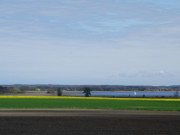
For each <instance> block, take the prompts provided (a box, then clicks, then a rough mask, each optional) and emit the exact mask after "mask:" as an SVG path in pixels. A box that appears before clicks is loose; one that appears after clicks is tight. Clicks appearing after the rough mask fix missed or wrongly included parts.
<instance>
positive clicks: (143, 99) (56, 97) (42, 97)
mask: <svg viewBox="0 0 180 135" xmlns="http://www.w3.org/2000/svg"><path fill="white" fill-rule="evenodd" d="M0 98H1V99H2V98H14V99H21V98H23V99H24V98H28V99H33V98H34V99H100V100H101V99H103V100H104V99H106V100H142V101H180V99H169V98H106V97H65V96H0Z"/></svg>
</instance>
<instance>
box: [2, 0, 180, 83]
mask: <svg viewBox="0 0 180 135" xmlns="http://www.w3.org/2000/svg"><path fill="white" fill-rule="evenodd" d="M179 60H180V1H179V0H0V76H1V77H0V84H68V85H74V84H76V85H85V84H86V85H180V62H179Z"/></svg>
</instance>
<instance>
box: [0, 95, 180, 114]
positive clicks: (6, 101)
mask: <svg viewBox="0 0 180 135" xmlns="http://www.w3.org/2000/svg"><path fill="white" fill-rule="evenodd" d="M0 108H78V109H122V110H125V109H127V110H159V111H180V102H179V101H146V100H128V99H126V100H111V99H109V100H107V99H101V100H99V99H87V98H86V99H71V98H69V99H67V98H59V99H58V98H55V99H43V98H0Z"/></svg>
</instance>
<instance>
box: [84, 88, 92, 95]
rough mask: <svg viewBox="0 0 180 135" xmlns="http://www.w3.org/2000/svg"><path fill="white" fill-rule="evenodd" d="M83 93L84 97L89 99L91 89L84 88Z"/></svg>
mask: <svg viewBox="0 0 180 135" xmlns="http://www.w3.org/2000/svg"><path fill="white" fill-rule="evenodd" d="M83 93H84V95H85V97H89V96H90V95H91V89H90V88H89V87H85V88H84V92H83Z"/></svg>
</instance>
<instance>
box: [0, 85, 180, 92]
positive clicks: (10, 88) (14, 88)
mask: <svg viewBox="0 0 180 135" xmlns="http://www.w3.org/2000/svg"><path fill="white" fill-rule="evenodd" d="M87 87H88V88H90V89H91V90H92V91H180V85H177V86H121V85H20V84H19V85H2V86H0V93H21V92H25V91H48V92H49V93H51V92H54V91H57V89H58V88H60V89H62V90H66V91H82V92H83V91H84V88H87Z"/></svg>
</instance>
